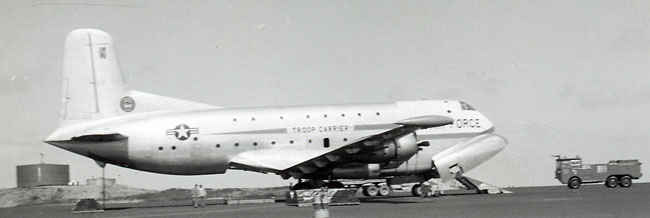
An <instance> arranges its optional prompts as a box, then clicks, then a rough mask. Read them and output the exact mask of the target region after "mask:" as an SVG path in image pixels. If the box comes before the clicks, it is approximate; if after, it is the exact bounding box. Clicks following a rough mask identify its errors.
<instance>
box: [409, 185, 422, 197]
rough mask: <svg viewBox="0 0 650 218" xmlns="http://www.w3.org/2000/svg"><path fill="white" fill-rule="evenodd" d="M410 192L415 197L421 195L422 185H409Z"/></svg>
mask: <svg viewBox="0 0 650 218" xmlns="http://www.w3.org/2000/svg"><path fill="white" fill-rule="evenodd" d="M411 194H413V196H415V197H419V196H422V185H421V184H415V185H413V187H411Z"/></svg>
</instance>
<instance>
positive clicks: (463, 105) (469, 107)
mask: <svg viewBox="0 0 650 218" xmlns="http://www.w3.org/2000/svg"><path fill="white" fill-rule="evenodd" d="M460 108H461V109H463V110H466V111H473V110H476V109H474V107H472V105H469V104H468V103H467V102H464V101H461V102H460Z"/></svg>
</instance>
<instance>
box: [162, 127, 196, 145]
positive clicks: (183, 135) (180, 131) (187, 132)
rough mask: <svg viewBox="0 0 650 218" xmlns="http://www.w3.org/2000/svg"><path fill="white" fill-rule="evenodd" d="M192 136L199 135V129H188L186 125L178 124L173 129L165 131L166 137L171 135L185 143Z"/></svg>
mask: <svg viewBox="0 0 650 218" xmlns="http://www.w3.org/2000/svg"><path fill="white" fill-rule="evenodd" d="M192 134H199V128H190V127H189V126H188V125H186V124H179V125H178V126H176V127H174V128H173V129H168V130H167V135H173V136H174V137H176V139H178V140H181V141H185V140H187V139H188V138H190V137H191V136H192Z"/></svg>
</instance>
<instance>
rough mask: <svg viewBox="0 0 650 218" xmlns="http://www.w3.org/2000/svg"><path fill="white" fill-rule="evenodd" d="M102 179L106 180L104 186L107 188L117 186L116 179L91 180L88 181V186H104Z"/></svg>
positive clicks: (100, 178)
mask: <svg viewBox="0 0 650 218" xmlns="http://www.w3.org/2000/svg"><path fill="white" fill-rule="evenodd" d="M102 179H103V180H104V184H105V185H106V186H112V185H115V183H116V182H117V180H116V179H115V178H102V177H99V178H90V179H86V185H96V186H101V185H102Z"/></svg>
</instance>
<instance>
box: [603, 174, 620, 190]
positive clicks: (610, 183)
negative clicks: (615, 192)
mask: <svg viewBox="0 0 650 218" xmlns="http://www.w3.org/2000/svg"><path fill="white" fill-rule="evenodd" d="M605 186H607V188H616V186H618V179H617V178H616V176H609V177H607V179H606V180H605Z"/></svg>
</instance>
